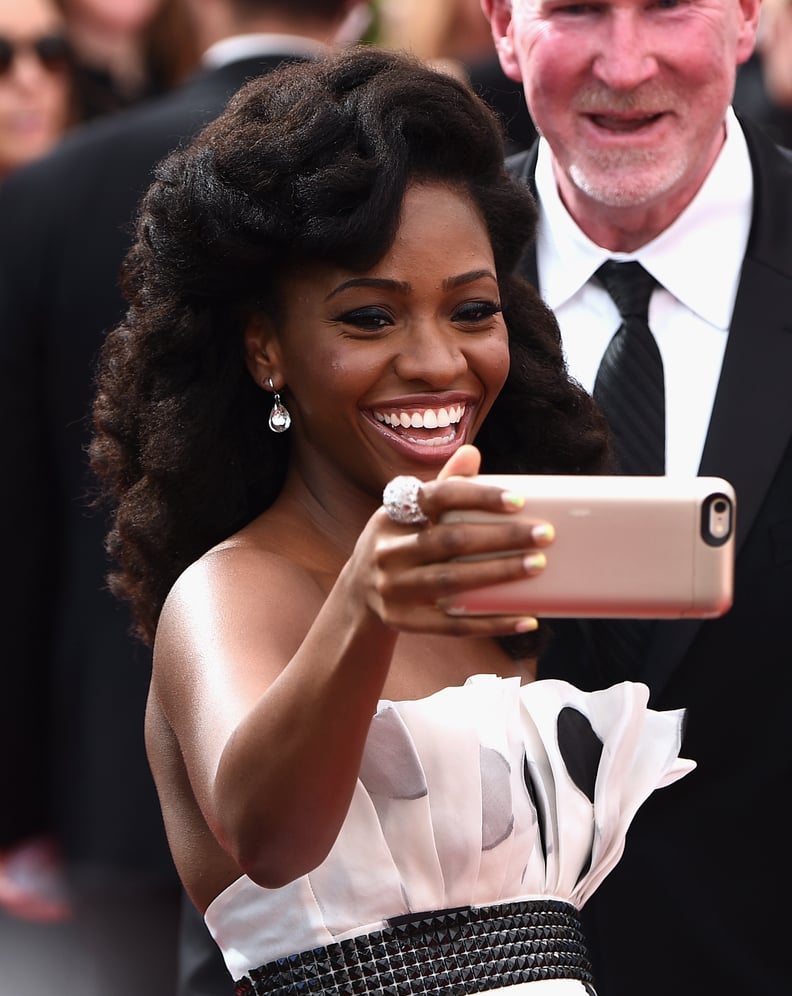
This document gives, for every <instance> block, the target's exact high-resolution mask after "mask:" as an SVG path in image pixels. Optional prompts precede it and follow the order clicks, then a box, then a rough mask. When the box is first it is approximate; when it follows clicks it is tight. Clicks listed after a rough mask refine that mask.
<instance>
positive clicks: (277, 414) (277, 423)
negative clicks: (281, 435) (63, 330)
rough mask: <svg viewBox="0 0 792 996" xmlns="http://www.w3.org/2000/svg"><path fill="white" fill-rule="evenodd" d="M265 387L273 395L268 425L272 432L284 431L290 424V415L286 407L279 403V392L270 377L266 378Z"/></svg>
mask: <svg viewBox="0 0 792 996" xmlns="http://www.w3.org/2000/svg"><path fill="white" fill-rule="evenodd" d="M267 387H268V388H269V389H270V391H272V392H273V394H274V395H275V399H274V401H273V402H272V411H271V412H270V416H269V427H270V429H272V431H273V432H285V431H286V430H287V429H288V428H289V426H290V425H291V415H290V414H289V410H288V408H287V407H286V406H285V405H284V404H282V403H281V399H280V394H278V392H277V391H276V390H275V385H274V384H273V383H272V377H268V378H267Z"/></svg>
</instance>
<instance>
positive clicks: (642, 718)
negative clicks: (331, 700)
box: [205, 675, 695, 996]
mask: <svg viewBox="0 0 792 996" xmlns="http://www.w3.org/2000/svg"><path fill="white" fill-rule="evenodd" d="M647 700H648V690H647V688H646V686H645V685H642V684H636V683H632V682H623V683H621V684H618V685H614V686H613V687H611V688H608V689H605V690H603V691H598V692H582V691H580V690H578V689H577V688H575V687H574V686H573V685H570V684H568V683H567V682H563V681H556V680H543V681H537V682H534V683H532V684H527V685H522V686H521V685H520V681H519V679H518V678H498V677H496V676H493V675H477V676H475V677H473V678H470V679H468V681H467V682H466V683H465V685H463V686H460V687H454V688H446V689H444V690H442V691H440V692H437V693H436V694H434V695H431V696H429V697H427V698H425V699H420V700H418V701H409V702H391V701H387V700H383V701H382V702H380V704H379V708H378V710H377V713H376V715H375V716H374V719H373V721H372V724H371V729H370V732H369V736H368V740H367V744H366V749H365V753H364V757H363V763H362V765H361V771H360V777H359V779H358V783H357V787H356V790H355V793H354V796H353V799H352V803H351V806H350V809H349V813H348V815H347V818H346V821H345V823H344V825H343V827H342V829H341V832H340V834H339V836H338V838H337V840H336V843H335V845H334V846H333V849H332V851H331V852H330V854H329V855H328V856H327V858H326V859H325V861H324V862H323V863H322V864H321V865H319V867H317V868H316V869H314V871H312V872H311V873H310V874H308V875H305V876H303V877H302V878H299V879H297V880H296V881H293V882H291V883H289V884H288V885H287V886H284V887H283V888H280V889H263V888H261V887H260V886H257V885H256V884H255V883H253V882H252V881H251V880H250V879H249V878H247V877H242V878H240V879H238V880H237V881H235V882H234V883H232V885H230V886H229V887H228V888H227V889H226V890H225V891H224V892H222V893H221V894H220V895H219V896H217V898H216V899H215V900H214V901H213V902H212V903H211V905H210V906H209V908H208V909H207V911H206V916H205V919H206V924H207V926H208V928H209V930H210V932H211V934H212V935H213V937H214V938H215V941H216V942H217V944H218V945H219V947H220V949H221V950H222V952H223V955H224V958H225V961H226V965H227V967H228V970H229V972H230V973H231V976H232V978H234V979H235V980H240V981H239V983H238V986H237V992H238V993H239V994H248V993H249V994H254V993H257V994H258V993H267V994H272V996H281V994H283V996H285V994H287V993H294V994H297V993H303V992H304V993H306V994H308V993H321V994H328V993H330V994H333V996H336V994H337V996H342V994H344V996H345V994H355V993H393V994H395V996H403V994H412V993H416V994H417V993H428V992H432V993H443V992H447V993H449V994H453V996H460V994H464V993H472V992H479V991H489V992H493V991H497V992H498V993H509V994H517V993H522V992H527V988H528V986H529V985H533V986H534V989H532V990H531V996H539V994H540V987H541V986H544V987H545V988H546V991H547V996H566V994H567V993H569V994H575V996H580V994H581V993H584V992H593V989H592V988H591V986H590V980H589V979H588V978H587V976H586V975H585V973H584V975H583V976H582V979H581V977H579V976H575V973H574V972H571V973H570V975H571V976H572V977H570V978H566V977H564V976H565V972H563V971H562V972H561V977H560V978H559V977H557V976H556V977H554V974H553V971H550V979H549V980H548V981H533V978H534V976H533V975H531V976H525V975H521V974H520V972H519V965H518V966H517V974H513V972H512V969H514V968H515V962H514V960H513V956H514V955H515V953H517V954H520V953H522V952H524V951H527V950H528V949H529V947H530V949H531V950H533V946H531V945H529V944H528V940H527V938H528V937H529V936H530V937H533V936H534V932H533V928H529V929H528V933H527V934H526V933H525V932H524V930H523V926H522V925H523V923H526V922H529V921H530V922H533V921H532V920H530V917H528V919H526V917H525V916H524V915H523V914H525V913H526V911H527V912H528V913H530V912H531V911H533V910H534V909H535V908H536V907H537V906H539V907H549V909H550V911H551V912H550V914H549V916H550V918H551V919H553V918H555V917H556V915H557V914H556V912H555V911H556V910H557V909H558V910H560V911H561V912H560V913H559V914H558V916H560V917H561V919H562V920H564V921H565V920H566V917H565V913H566V912H569V913H571V914H572V915H573V916H576V910H577V909H580V907H582V905H583V903H584V902H585V901H586V900H587V899H588V897H589V896H590V895H591V894H592V893H593V892H594V890H595V889H596V888H597V886H598V885H599V884H600V882H601V881H602V880H603V878H604V877H605V876H606V875H607V874H608V872H609V871H610V870H611V868H613V866H614V865H615V864H616V862H617V861H618V860H619V857H620V856H621V853H622V851H623V848H624V839H625V834H626V831H627V829H628V827H629V825H630V822H631V820H632V818H633V816H634V815H635V812H636V811H637V809H638V807H639V806H640V805H641V804H642V803H643V802H644V801H645V799H646V798H647V797H648V796H649V795H650V794H651V793H652V792H653V791H654V790H655V789H656V788H660V787H662V786H664V785H669V784H671V783H672V782H674V781H676V780H677V779H678V778H681V777H682V776H683V775H685V774H687V773H688V772H689V771H691V770H692V768H694V767H695V764H694V762H692V761H688V760H685V759H683V758H680V757H679V749H680V743H681V736H682V720H683V711H682V710H677V711H673V712H663V713H660V712H655V711H653V710H650V709H648V708H647V706H646V703H647ZM559 900H560V901H561V902H558V901H559ZM537 901H539V902H538V903H537ZM493 907H494V909H493ZM426 911H453V912H452V913H450V914H448V915H447V916H446V915H444V914H443V915H441V918H440V921H439V924H440V926H439V928H438V926H437V922H436V921H435V920H434V919H432V918H431V917H430V918H429V923H428V926H427V921H426V919H424V918H422V917H420V916H418V915H419V914H422V913H426ZM515 912H516V913H517V914H518V923H517V933H516V934H515V932H514V929H513V928H514V925H515V924H514V920H513V919H510V917H512V914H514V913H515ZM501 913H504V914H505V919H502V918H501ZM526 915H527V914H526ZM459 918H461V919H462V920H463V921H464V923H462V924H461V928H460V929H457V928H458V927H459V924H458V922H457V921H458V920H459ZM416 919H418V920H419V921H420V930H419V931H418V933H419V935H420V936H419V937H418V940H417V941H416V940H415V939H414V938H415V936H416V929H417V928H415V925H414V923H412V921H415V920H416ZM471 919H472V922H473V927H472V928H471V927H470V926H469V923H468V921H470V920H471ZM481 920H483V924H484V925H483V926H481V923H480V922H479V921H481ZM405 923H406V924H407V926H406V927H404V926H402V925H403V924H405ZM448 924H450V925H451V926H452V929H451V931H450V939H449V937H446V936H445V931H446V928H447V926H448ZM493 924H494V926H493ZM425 929H428V930H429V935H428V938H429V939H428V940H427V934H426V933H425ZM438 929H439V930H440V933H441V934H443V937H441V938H440V940H438V937H437V934H436V931H437V930H438ZM405 931H406V933H405ZM482 931H483V932H484V934H485V936H487V937H488V938H489V939H488V940H487V941H486V942H485V948H486V950H484V951H483V954H482V949H481V945H480V943H479V942H478V941H476V942H475V943H474V942H472V941H471V940H470V935H471V932H472V933H473V934H479V933H481V932H482ZM565 931H566V928H564V931H562V933H563V934H564V936H565V937H566V936H572V935H568V932H565ZM550 933H552V931H551V932H550ZM545 934H547V931H545V932H544V934H543V933H542V931H541V930H539V936H540V937H541V936H545ZM405 938H406V939H405ZM493 938H494V939H493ZM543 943H544V944H545V945H547V944H550V946H551V947H552V945H553V943H554V942H553V941H550V942H541V941H540V942H537V944H538V946H539V947H540V948H541V947H542V944H543ZM564 943H566V942H564ZM570 943H571V942H570ZM471 944H472V945H473V947H474V948H476V953H475V954H474V955H470V958H471V959H474V960H475V963H476V967H475V969H474V970H473V971H472V972H466V971H465V970H466V968H467V965H466V960H467V958H468V954H467V953H466V952H468V951H469V950H470V949H471ZM575 944H576V942H575ZM575 944H573V947H575ZM414 945H417V946H415V947H413V946H414ZM426 945H428V947H427V946H426ZM438 945H439V947H438ZM444 945H445V946H444ZM449 945H450V947H449ZM316 949H321V950H319V951H317V950H316ZM370 949H371V950H370ZM372 950H373V954H372ZM575 950H576V948H575ZM361 951H362V952H363V953H362V954H361ZM303 952H305V955H304V956H301V957H299V958H298V957H296V956H297V955H301V953H303ZM394 952H396V953H397V954H398V957H396V956H395V954H394ZM416 952H418V953H417V954H416ZM350 957H351V958H352V963H353V964H352V968H350V964H351V963H350V960H349V959H350ZM536 957H538V958H539V959H540V963H543V962H542V959H543V958H544V959H545V961H546V960H547V958H549V959H550V961H551V962H552V959H553V958H554V957H556V955H553V954H551V955H549V956H544V955H537V956H536ZM317 958H318V962H317ZM510 958H511V959H512V960H509V959H510ZM531 958H533V955H532V956H531ZM306 959H307V962H306ZM366 959H370V960H371V963H369V962H367V961H366ZM378 959H379V960H378ZM482 959H483V961H482ZM518 961H519V964H520V965H521V964H523V961H524V959H518ZM374 962H376V964H374V965H373V964H372V963H374ZM529 962H530V964H533V961H531V960H530V959H529ZM307 963H310V965H309V967H308V968H306V967H305V965H306V964H307ZM317 964H318V965H319V967H318V968H317V967H316V966H317ZM383 965H385V968H386V970H387V971H390V970H391V969H392V968H394V966H395V969H394V971H395V974H394V975H393V977H390V976H386V977H385V980H384V981H383V976H382V974H380V973H381V972H382V971H383ZM438 965H439V966H440V967H438ZM449 965H451V966H452V968H453V969H454V970H453V971H450V970H449ZM260 966H269V968H268V971H267V972H264V973H263V974H262V973H257V972H256V971H255V970H256V969H258V968H259V967H260ZM273 966H275V968H273ZM278 966H279V968H278ZM290 966H291V967H290ZM328 966H330V967H332V972H330V974H327V973H328V971H329V968H328ZM361 966H362V967H361ZM291 968H294V971H295V973H296V974H293V975H290V974H289V973H290V972H291ZM276 969H277V970H276ZM507 969H508V970H507ZM281 970H283V972H285V975H283V974H279V972H280V971H281ZM460 970H461V974H460ZM273 972H274V975H273ZM306 972H307V976H306V974H305V973H306ZM534 974H536V973H534ZM538 974H539V975H544V974H545V973H543V972H539V973H538ZM438 976H440V977H441V978H440V979H439V980H438ZM526 978H530V979H531V981H525V979H526ZM306 980H307V981H306ZM444 987H446V988H444Z"/></svg>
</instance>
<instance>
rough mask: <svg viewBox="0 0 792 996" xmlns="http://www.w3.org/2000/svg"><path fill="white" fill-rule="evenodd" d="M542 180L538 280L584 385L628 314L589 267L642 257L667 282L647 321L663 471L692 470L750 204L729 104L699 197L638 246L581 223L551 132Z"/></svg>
mask: <svg viewBox="0 0 792 996" xmlns="http://www.w3.org/2000/svg"><path fill="white" fill-rule="evenodd" d="M536 184H537V189H538V191H539V204H540V216H539V227H538V231H537V243H536V248H537V262H538V273H539V288H540V291H541V294H542V297H543V298H544V300H545V301H546V302H547V304H548V305H549V306H550V307H551V308H552V309H553V311H554V312H555V314H556V317H557V318H558V323H559V325H560V327H561V334H562V339H563V343H564V352H565V354H566V358H567V364H568V366H569V370H570V373H571V374H572V376H573V377H574V378H575V379H576V380H578V381H579V382H580V383H581V384H582V385H583V387H584V388H586V390H588V391H592V390H593V387H594V379H595V377H596V374H597V369H598V367H599V364H600V360H601V359H602V355H603V353H604V352H605V349H606V347H607V345H608V343H609V341H610V339H611V337H612V336H613V334H614V332H615V331H616V329H617V328H618V327H619V325H620V323H621V319H620V317H619V313H618V310H617V309H616V305H615V304H614V303H613V301H612V299H611V297H610V296H609V294H608V293H607V291H605V290H604V289H603V288H602V287H601V286H600V285H599V283H598V282H592V281H591V280H590V278H591V276H592V275H593V274H594V272H595V271H596V270H597V269H598V267H599V266H600V264H601V263H603V262H604V261H605V260H606V259H616V260H619V261H621V262H623V261H627V260H638V262H640V263H641V265H642V266H643V267H644V268H645V269H646V270H648V272H649V273H651V274H652V276H654V277H655V279H656V280H657V281H658V282H659V283H660V285H661V286H660V288H658V289H657V290H655V293H654V294H653V295H652V299H651V302H650V306H649V325H650V327H651V329H652V332H653V333H654V336H655V339H656V340H657V344H658V347H659V349H660V354H661V356H662V358H663V367H664V370H665V388H666V473H667V474H674V475H686V476H695V475H696V474H697V473H698V467H699V463H700V460H701V453H702V450H703V448H704V440H705V438H706V435H707V426H708V425H709V420H710V415H711V413H712V405H713V402H714V399H715V391H716V388H717V385H718V378H719V376H720V369H721V364H722V361H723V354H724V351H725V349H726V339H727V336H728V329H729V324H730V322H731V315H732V311H733V308H734V299H735V297H736V295H737V285H738V283H739V278H740V269H741V266H742V260H743V256H744V255H745V249H746V245H747V242H748V232H749V228H750V224H751V212H752V207H753V174H752V171H751V163H750V159H749V156H748V149H747V146H746V142H745V136H744V135H743V132H742V129H741V128H740V126H739V124H738V122H737V119H736V117H735V116H734V113H733V111H732V110H731V109H729V111H728V113H727V117H726V141H725V142H724V144H723V148H722V149H721V151H720V154H719V156H718V158H717V160H716V161H715V164H714V166H713V168H712V170H711V171H710V173H709V176H708V177H707V179H706V180H705V181H704V183H703V185H702V187H701V189H700V190H699V192H698V193H697V194H696V196H695V198H694V199H693V200H692V201H691V203H690V204H689V205H688V206H687V208H686V209H685V210H684V211H683V212H682V214H681V215H680V216H679V217H678V218H677V219H676V221H675V222H674V223H673V224H672V225H671V226H670V227H669V228H667V229H666V230H665V231H664V232H662V233H661V234H660V235H659V236H658V237H657V238H656V239H654V240H653V241H651V242H649V243H647V244H646V245H645V246H643V247H642V248H640V249H639V250H638V251H637V252H633V253H612V252H609V251H608V250H606V249H603V248H602V247H601V246H598V245H596V243H594V242H592V241H591V240H590V239H589V238H588V237H587V236H586V235H584V233H583V232H582V231H581V230H580V229H579V228H578V226H577V224H576V223H575V222H574V221H573V219H572V217H571V216H570V214H569V213H568V212H567V210H566V208H565V207H564V205H563V203H562V201H561V198H560V197H559V194H558V190H557V188H556V184H555V180H554V178H553V173H552V166H551V156H550V149H549V146H548V145H547V143H546V141H545V140H544V139H540V142H539V158H538V162H537V168H536ZM681 246H684V250H683V249H681V248H680V247H681Z"/></svg>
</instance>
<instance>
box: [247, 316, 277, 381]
mask: <svg viewBox="0 0 792 996" xmlns="http://www.w3.org/2000/svg"><path fill="white" fill-rule="evenodd" d="M244 342H245V363H246V364H247V368H248V370H249V371H250V376H251V377H252V378H253V380H255V382H256V383H257V384H258V385H259V387H266V386H267V384H268V382H269V381H272V385H273V389H274V390H276V391H277V390H278V389H279V387H281V386H282V384H283V375H282V372H281V357H280V349H279V346H278V339H277V336H276V334H275V326H274V325H273V323H272V321H271V319H269V318H267V316H266V315H253V316H252V317H251V318H249V319H248V323H247V325H246V326H245V333H244Z"/></svg>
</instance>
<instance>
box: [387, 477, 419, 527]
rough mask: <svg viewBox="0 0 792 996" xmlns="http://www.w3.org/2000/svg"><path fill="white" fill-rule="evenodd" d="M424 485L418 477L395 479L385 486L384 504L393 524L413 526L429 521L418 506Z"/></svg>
mask: <svg viewBox="0 0 792 996" xmlns="http://www.w3.org/2000/svg"><path fill="white" fill-rule="evenodd" d="M422 484H423V481H419V480H418V478H417V477H394V478H393V480H392V481H390V482H389V483H388V484H386V485H385V490H384V491H383V492H382V504H383V505H384V506H385V511H386V512H387V513H388V516H389V517H390V518H391V519H392V520H393V522H398V523H399V524H400V525H403V526H413V525H418V524H420V523H422V522H428V521H429V519H428V517H427V516H426V515H424V513H423V511H422V510H421V506H420V505H419V504H418V495H419V494H420V492H421V485H422Z"/></svg>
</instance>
